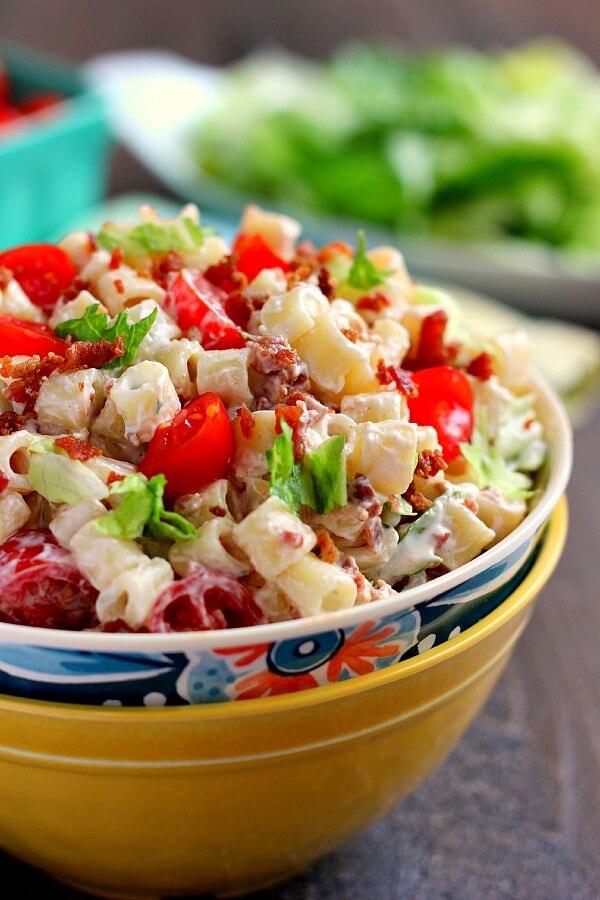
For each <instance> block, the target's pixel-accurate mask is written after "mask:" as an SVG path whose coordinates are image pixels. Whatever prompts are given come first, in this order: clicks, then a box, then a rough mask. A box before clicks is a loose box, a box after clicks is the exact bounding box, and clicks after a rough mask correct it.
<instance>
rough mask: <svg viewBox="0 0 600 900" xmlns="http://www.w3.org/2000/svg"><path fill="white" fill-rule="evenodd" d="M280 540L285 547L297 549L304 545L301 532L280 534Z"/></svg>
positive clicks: (283, 532)
mask: <svg viewBox="0 0 600 900" xmlns="http://www.w3.org/2000/svg"><path fill="white" fill-rule="evenodd" d="M279 540H280V542H281V543H282V544H283V545H284V547H294V548H295V549H297V548H299V547H301V546H302V544H303V543H304V538H303V537H302V535H301V534H300V532H299V531H282V532H280V534H279Z"/></svg>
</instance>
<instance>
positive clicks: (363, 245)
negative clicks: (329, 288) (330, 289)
mask: <svg viewBox="0 0 600 900" xmlns="http://www.w3.org/2000/svg"><path fill="white" fill-rule="evenodd" d="M390 274H391V272H390V271H388V270H386V269H378V268H377V266H376V265H375V264H374V263H372V262H371V260H370V259H369V257H368V256H367V239H366V238H365V233H364V231H359V232H358V241H357V245H356V253H355V254H354V261H353V263H352V267H351V269H350V272H349V273H348V281H347V283H348V284H349V285H350V287H353V288H357V290H359V291H370V290H371V288H374V287H376V286H377V285H378V284H381V283H382V282H383V281H384V280H385V278H386V277H387V276H388V275H390Z"/></svg>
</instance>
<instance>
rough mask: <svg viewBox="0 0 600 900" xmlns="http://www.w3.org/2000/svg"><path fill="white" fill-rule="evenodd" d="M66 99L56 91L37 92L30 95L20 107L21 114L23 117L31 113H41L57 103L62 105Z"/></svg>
mask: <svg viewBox="0 0 600 900" xmlns="http://www.w3.org/2000/svg"><path fill="white" fill-rule="evenodd" d="M65 99H66V98H65V97H63V95H62V94H58V93H57V92H56V91H37V92H36V93H35V94H30V95H29V97H26V98H25V100H23V101H22V103H21V105H20V109H21V112H23V113H25V115H30V114H31V113H38V112H43V111H44V110H47V109H53V108H54V107H55V106H56V105H57V104H58V103H62V102H63V100H65Z"/></svg>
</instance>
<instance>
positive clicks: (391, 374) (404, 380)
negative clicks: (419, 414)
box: [376, 359, 419, 397]
mask: <svg viewBox="0 0 600 900" xmlns="http://www.w3.org/2000/svg"><path fill="white" fill-rule="evenodd" d="M376 378H377V381H378V382H379V384H381V385H382V386H383V385H386V384H395V385H396V388H397V390H398V391H400V393H401V394H404V396H405V397H416V396H417V395H418V393H419V391H418V389H417V386H416V384H415V383H414V381H413V380H412V377H411V374H410V372H407V371H406V370H405V369H403V368H402V367H401V366H386V364H385V362H384V360H383V359H379V360H377V374H376Z"/></svg>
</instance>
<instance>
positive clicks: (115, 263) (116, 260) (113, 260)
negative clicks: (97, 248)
mask: <svg viewBox="0 0 600 900" xmlns="http://www.w3.org/2000/svg"><path fill="white" fill-rule="evenodd" d="M122 264H123V250H122V249H121V247H115V249H114V250H113V252H112V253H111V254H110V262H109V264H108V268H109V269H118V268H119V266H121V265H122Z"/></svg>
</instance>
